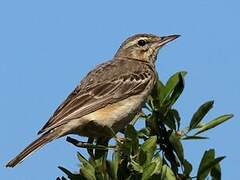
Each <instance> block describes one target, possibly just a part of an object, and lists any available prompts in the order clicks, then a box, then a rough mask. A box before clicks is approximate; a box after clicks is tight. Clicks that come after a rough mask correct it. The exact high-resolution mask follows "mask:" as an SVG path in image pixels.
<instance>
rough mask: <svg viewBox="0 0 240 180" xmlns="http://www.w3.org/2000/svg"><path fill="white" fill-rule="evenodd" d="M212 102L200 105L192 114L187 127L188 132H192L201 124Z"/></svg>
mask: <svg viewBox="0 0 240 180" xmlns="http://www.w3.org/2000/svg"><path fill="white" fill-rule="evenodd" d="M213 104H214V101H208V102H206V103H204V104H203V105H201V106H200V107H199V108H198V110H197V111H196V112H195V113H194V115H193V117H192V120H191V122H190V125H189V130H188V131H190V130H192V129H194V128H196V127H197V125H198V124H199V123H200V122H201V120H202V119H203V118H204V116H205V115H206V114H207V113H208V112H209V110H210V109H212V107H213Z"/></svg>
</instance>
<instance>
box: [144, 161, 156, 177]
mask: <svg viewBox="0 0 240 180" xmlns="http://www.w3.org/2000/svg"><path fill="white" fill-rule="evenodd" d="M155 168H156V163H155V162H152V163H150V164H149V166H148V167H146V168H145V169H144V171H143V174H142V180H148V179H149V178H150V177H151V176H152V175H153V173H154V170H155Z"/></svg>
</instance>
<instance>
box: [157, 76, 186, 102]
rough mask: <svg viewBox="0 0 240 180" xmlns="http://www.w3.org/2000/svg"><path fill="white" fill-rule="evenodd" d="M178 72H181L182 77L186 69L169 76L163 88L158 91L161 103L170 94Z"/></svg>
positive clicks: (175, 83) (177, 78) (177, 77)
mask: <svg viewBox="0 0 240 180" xmlns="http://www.w3.org/2000/svg"><path fill="white" fill-rule="evenodd" d="M179 74H181V76H182V77H184V76H185V75H186V74H187V72H186V71H182V72H177V73H175V74H174V75H173V76H171V77H170V78H169V80H168V81H167V83H166V86H165V88H164V90H163V91H162V92H161V93H160V101H161V103H163V102H164V101H165V100H166V99H167V98H168V97H169V95H170V94H172V92H173V89H174V88H175V87H176V85H177V84H178V82H179Z"/></svg>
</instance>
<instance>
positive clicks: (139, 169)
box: [131, 159, 143, 173]
mask: <svg viewBox="0 0 240 180" xmlns="http://www.w3.org/2000/svg"><path fill="white" fill-rule="evenodd" d="M131 165H132V167H133V169H134V171H137V172H139V173H142V172H143V167H142V166H141V165H140V164H138V163H137V162H135V161H134V160H133V159H131Z"/></svg>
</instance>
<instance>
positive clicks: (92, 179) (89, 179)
mask: <svg viewBox="0 0 240 180" xmlns="http://www.w3.org/2000/svg"><path fill="white" fill-rule="evenodd" d="M80 172H81V173H82V175H83V176H84V177H85V178H86V179H87V180H96V177H95V173H93V172H92V171H91V170H90V169H88V168H87V167H82V168H81V169H80Z"/></svg>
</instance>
